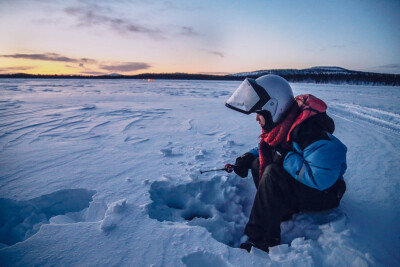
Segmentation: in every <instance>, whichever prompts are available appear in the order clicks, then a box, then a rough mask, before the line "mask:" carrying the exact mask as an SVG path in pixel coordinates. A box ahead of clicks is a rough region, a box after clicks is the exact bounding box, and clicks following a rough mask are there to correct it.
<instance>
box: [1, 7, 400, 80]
mask: <svg viewBox="0 0 400 267" xmlns="http://www.w3.org/2000/svg"><path fill="white" fill-rule="evenodd" d="M399 25H400V1H399V0H343V1H342V0H325V1H323V0H303V1H296V0H293V1H289V0H275V1H272V0H264V1H261V0H258V1H238V0H230V1H228V0H203V1H188V0H186V1H184V0H171V1H155V0H148V1H146V0H141V1H138V0H116V1H105V0H97V1H95V0H63V1H60V0H29V1H28V0H0V36H1V37H0V73H19V72H23V73H31V74H83V75H85V74H90V75H97V74H110V73H120V74H139V73H174V72H184V73H207V74H217V75H224V74H229V73H238V72H247V71H256V70H265V69H290V68H291V69H304V68H309V67H314V66H338V67H343V68H347V69H351V70H360V71H374V72H382V73H400V26H399Z"/></svg>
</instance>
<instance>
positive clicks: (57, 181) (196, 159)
mask: <svg viewBox="0 0 400 267" xmlns="http://www.w3.org/2000/svg"><path fill="white" fill-rule="evenodd" d="M239 84H240V82H237V81H175V80H171V81H169V80H156V81H147V80H40V79H38V80H34V79H20V80H13V79H0V118H1V121H0V149H1V153H0V197H1V198H0V210H1V211H0V248H1V249H0V265H1V266H27V265H28V266H30V265H47V266H55V265H81V266H82V265H83V266H109V265H112V266H204V265H209V266H246V265H248V266H250V264H251V265H254V266H269V265H272V266H276V265H278V266H279V265H290V266H301V265H302V266H315V265H317V266H321V265H325V266H345V265H348V266H350V265H354V266H369V265H372V266H384V265H392V266H395V265H400V256H399V253H398V252H399V251H400V226H399V225H400V224H399V221H400V212H399V211H400V194H399V191H400V163H399V159H400V157H399V156H400V152H399V151H400V88H399V87H381V86H350V85H321V84H291V85H292V87H293V89H294V93H295V95H299V94H305V93H311V94H313V95H315V96H317V97H319V98H321V99H322V100H324V101H325V102H326V103H327V104H328V114H329V115H331V117H332V118H333V119H334V121H335V123H336V131H335V133H334V134H335V135H336V136H337V137H339V138H340V139H341V140H342V141H343V143H344V144H346V145H347V147H348V154H347V157H348V170H347V172H346V174H345V177H344V178H345V181H346V183H347V192H346V194H345V196H344V198H343V200H342V203H341V205H340V207H339V208H338V209H336V210H334V211H331V212H326V213H324V214H299V215H297V216H296V217H295V218H294V220H293V221H289V222H285V223H283V224H282V226H281V228H282V241H283V243H284V244H283V245H281V246H278V247H275V248H273V249H271V252H270V253H269V254H266V253H263V252H260V251H253V252H252V253H250V254H248V253H247V252H245V251H243V250H241V249H238V248H237V247H238V245H239V242H240V238H241V236H242V232H243V229H244V226H245V224H246V222H247V218H248V214H249V209H250V208H251V204H252V201H253V198H254V193H255V188H254V185H253V184H252V183H253V182H252V179H251V178H250V177H248V178H247V179H242V178H240V177H238V176H236V175H235V174H226V173H207V174H202V175H200V173H199V170H200V169H212V168H222V167H223V166H224V165H225V164H226V163H234V161H235V159H236V157H238V156H240V155H242V154H243V153H245V152H247V151H248V150H250V149H251V148H253V147H254V146H256V145H257V144H258V142H259V140H258V136H259V135H260V133H261V130H260V129H259V125H258V123H257V122H256V121H255V115H250V116H247V115H243V114H240V113H237V112H234V111H232V110H230V109H228V108H226V107H225V106H224V103H225V101H226V99H227V98H228V97H229V96H230V94H231V93H232V92H233V91H234V90H235V89H236V87H237V86H238V85H239Z"/></svg>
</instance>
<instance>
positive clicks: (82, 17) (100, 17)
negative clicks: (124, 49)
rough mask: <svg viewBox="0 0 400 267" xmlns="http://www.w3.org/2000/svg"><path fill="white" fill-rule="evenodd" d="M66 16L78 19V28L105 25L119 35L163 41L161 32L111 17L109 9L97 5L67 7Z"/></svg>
mask: <svg viewBox="0 0 400 267" xmlns="http://www.w3.org/2000/svg"><path fill="white" fill-rule="evenodd" d="M65 12H66V13H67V14H68V15H71V16H74V17H76V18H77V19H78V21H79V23H78V26H87V27H90V26H96V25H106V26H108V27H109V28H110V29H112V30H115V31H117V32H119V33H122V34H125V33H136V34H144V35H147V36H150V37H152V38H156V39H163V38H164V37H163V36H162V34H161V31H160V30H158V29H155V28H151V27H147V26H144V25H141V24H139V23H133V22H132V21H130V20H128V19H124V18H120V17H118V16H115V15H114V16H113V15H112V12H111V10H110V9H109V8H105V7H100V6H98V5H91V6H84V7H82V6H81V7H68V8H66V9H65Z"/></svg>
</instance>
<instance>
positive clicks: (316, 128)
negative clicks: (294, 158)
mask: <svg viewBox="0 0 400 267" xmlns="http://www.w3.org/2000/svg"><path fill="white" fill-rule="evenodd" d="M334 131H335V123H334V121H333V119H332V118H331V117H329V116H328V114H326V112H323V113H318V114H316V115H314V116H312V117H309V118H308V119H306V120H304V121H303V122H302V123H301V124H299V125H297V126H296V127H295V128H294V129H293V130H292V132H291V133H290V136H289V140H290V141H292V142H296V143H298V144H299V145H300V148H301V149H304V148H306V147H307V146H309V145H310V144H312V143H314V142H316V141H318V140H329V139H330V138H329V136H328V134H327V133H330V134H333V132H334Z"/></svg>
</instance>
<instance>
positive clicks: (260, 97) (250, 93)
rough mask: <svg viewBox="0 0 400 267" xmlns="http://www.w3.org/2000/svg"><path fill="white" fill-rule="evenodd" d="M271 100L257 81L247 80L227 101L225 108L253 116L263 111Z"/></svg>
mask: <svg viewBox="0 0 400 267" xmlns="http://www.w3.org/2000/svg"><path fill="white" fill-rule="evenodd" d="M269 99H270V97H269V95H268V93H267V92H266V91H265V90H264V88H262V87H261V86H260V85H258V84H257V82H256V81H255V80H253V79H250V78H246V79H245V80H244V81H243V82H242V83H241V84H240V86H239V87H238V88H237V89H236V91H235V92H234V93H233V94H232V96H231V97H230V98H229V99H228V100H227V101H226V103H225V106H227V107H228V108H231V109H233V110H236V111H239V112H242V113H245V114H251V113H253V112H255V111H256V110H259V109H261V108H262V107H263V106H264V104H265V103H267V102H268V100H269Z"/></svg>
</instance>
